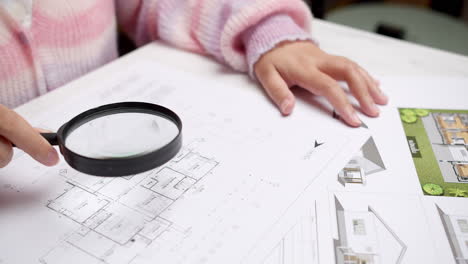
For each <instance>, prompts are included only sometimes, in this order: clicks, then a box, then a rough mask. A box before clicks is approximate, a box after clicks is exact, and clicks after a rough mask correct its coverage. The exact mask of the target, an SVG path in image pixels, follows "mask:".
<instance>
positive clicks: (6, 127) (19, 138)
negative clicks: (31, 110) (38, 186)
mask: <svg viewBox="0 0 468 264" xmlns="http://www.w3.org/2000/svg"><path fill="white" fill-rule="evenodd" d="M12 143H14V144H15V145H16V146H18V147H19V148H21V149H22V150H24V151H25V152H26V153H28V154H29V155H31V156H32V157H33V158H34V159H35V160H37V161H39V162H40V163H42V164H44V165H47V166H52V165H55V164H57V162H58V160H59V158H58V154H57V151H56V150H55V149H54V148H53V147H52V146H51V145H50V144H49V143H48V142H47V140H45V139H44V138H43V137H42V136H41V135H40V134H39V132H38V131H36V130H35V129H34V128H32V127H31V125H29V124H28V123H27V122H26V121H25V120H24V119H23V118H22V117H21V116H19V115H18V114H17V113H15V112H14V111H11V110H10V109H8V108H6V107H4V106H3V105H0V168H3V167H5V166H6V165H8V163H10V161H11V158H12V156H13V147H12Z"/></svg>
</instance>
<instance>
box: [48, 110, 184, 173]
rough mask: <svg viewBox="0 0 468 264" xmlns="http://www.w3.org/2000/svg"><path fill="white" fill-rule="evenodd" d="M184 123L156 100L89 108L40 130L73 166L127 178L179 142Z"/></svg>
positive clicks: (169, 154) (165, 156)
mask: <svg viewBox="0 0 468 264" xmlns="http://www.w3.org/2000/svg"><path fill="white" fill-rule="evenodd" d="M181 132H182V121H181V120H180V118H179V117H178V116H177V114H176V113H174V112H173V111H171V110H169V109H167V108H165V107H163V106H160V105H155V104H150V103H141V102H123V103H115V104H109V105H103V106H100V107H97V108H93V109H90V110H88V111H86V112H84V113H82V114H80V115H78V116H76V117H74V118H73V119H71V120H70V121H69V122H67V123H65V124H64V125H62V126H61V127H60V128H59V130H58V132H57V133H41V135H42V136H43V137H44V138H45V139H47V141H49V143H50V144H52V145H58V146H59V148H60V152H61V153H62V155H63V157H64V158H65V161H66V162H67V163H68V164H69V165H70V166H71V167H72V168H74V169H76V170H78V171H80V172H83V173H86V174H91V175H96V176H110V177H116V176H126V175H132V174H137V173H141V172H144V171H147V170H150V169H154V168H156V167H158V166H160V165H162V164H164V163H166V162H167V161H169V160H170V159H172V158H173V157H174V156H175V155H176V154H177V153H178V152H179V150H180V148H181V146H182V134H181Z"/></svg>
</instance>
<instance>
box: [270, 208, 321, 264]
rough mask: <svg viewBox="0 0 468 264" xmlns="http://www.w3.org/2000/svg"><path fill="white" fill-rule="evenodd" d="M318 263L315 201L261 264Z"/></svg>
mask: <svg viewBox="0 0 468 264" xmlns="http://www.w3.org/2000/svg"><path fill="white" fill-rule="evenodd" d="M302 263H308V264H318V263H319V252H318V241H317V211H316V202H314V206H313V207H312V208H310V210H308V211H307V212H306V213H305V214H304V215H303V216H301V217H300V219H298V221H297V223H296V224H295V225H294V226H292V227H291V229H290V230H289V231H288V232H287V233H286V234H285V235H284V237H282V238H281V240H280V241H279V243H278V244H277V245H276V246H275V248H274V249H273V250H272V251H271V252H270V253H269V254H268V256H267V257H266V258H265V260H264V261H263V264H302Z"/></svg>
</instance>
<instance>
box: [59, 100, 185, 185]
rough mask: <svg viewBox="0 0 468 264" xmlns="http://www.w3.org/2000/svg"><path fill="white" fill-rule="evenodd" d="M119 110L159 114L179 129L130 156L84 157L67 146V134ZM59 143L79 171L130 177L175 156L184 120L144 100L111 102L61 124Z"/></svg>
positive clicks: (63, 152) (64, 154) (71, 163)
mask: <svg viewBox="0 0 468 264" xmlns="http://www.w3.org/2000/svg"><path fill="white" fill-rule="evenodd" d="M119 113H147V114H152V115H157V116H160V117H163V118H166V119H168V120H170V121H172V122H173V123H174V124H175V125H176V126H177V128H178V131H179V132H178V134H177V136H176V137H175V138H174V139H172V140H171V142H169V143H168V144H167V145H165V146H163V147H162V148H160V149H157V150H154V151H152V152H149V153H145V154H142V155H137V156H131V157H118V158H105V159H94V158H89V157H85V156H82V155H80V154H78V153H76V152H73V151H72V150H70V149H69V148H67V147H66V139H67V137H68V136H69V135H70V134H71V133H72V132H73V131H74V130H75V129H77V128H78V127H80V126H81V125H83V124H85V123H87V122H89V121H91V120H94V119H96V118H99V117H103V116H108V115H113V114H119ZM129 140H132V139H131V138H130V139H129ZM57 143H58V145H59V148H60V152H61V153H62V155H63V157H64V158H65V160H66V161H67V163H68V164H69V165H70V166H71V167H72V168H74V169H76V170H78V171H80V172H84V173H87V174H91V175H96V176H109V177H117V176H127V175H132V174H137V173H141V172H144V171H147V170H151V169H154V168H156V167H158V166H160V165H162V164H164V163H166V162H168V161H169V160H170V159H172V158H173V157H174V156H175V155H176V154H177V153H178V152H179V150H180V148H181V147H182V121H181V120H180V118H179V117H178V116H177V114H176V113H174V112H173V111H171V110H169V109H167V108H165V107H163V106H160V105H155V104H150V103H142V102H123V103H115V104H108V105H104V106H100V107H97V108H93V109H90V110H88V111H86V112H83V113H81V114H79V115H77V116H76V117H74V118H73V119H71V120H70V121H69V122H67V123H65V124H64V125H63V126H61V127H60V128H59V130H58V132H57Z"/></svg>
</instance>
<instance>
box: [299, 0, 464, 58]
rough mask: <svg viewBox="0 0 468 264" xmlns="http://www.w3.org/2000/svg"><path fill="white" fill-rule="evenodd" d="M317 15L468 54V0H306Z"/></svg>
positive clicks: (351, 25)
mask: <svg viewBox="0 0 468 264" xmlns="http://www.w3.org/2000/svg"><path fill="white" fill-rule="evenodd" d="M306 2H307V3H308V4H309V6H310V7H311V10H312V12H313V14H314V16H315V17H317V18H321V19H324V20H328V21H330V22H334V23H338V24H343V25H346V26H350V27H354V28H358V29H362V30H366V31H369V32H374V33H378V34H382V35H386V36H389V37H393V38H398V39H401V40H405V41H409V42H413V43H418V44H421V45H426V46H431V47H434V48H438V49H442V50H446V51H450V52H454V53H459V54H464V55H467V56H468V1H467V0H445V1H444V0H380V1H378V0H306Z"/></svg>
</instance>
